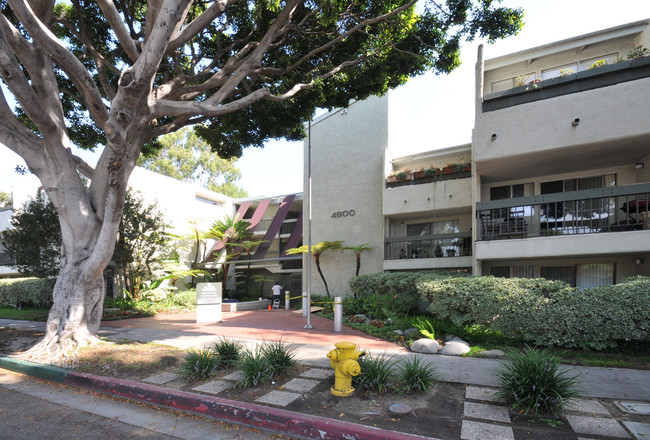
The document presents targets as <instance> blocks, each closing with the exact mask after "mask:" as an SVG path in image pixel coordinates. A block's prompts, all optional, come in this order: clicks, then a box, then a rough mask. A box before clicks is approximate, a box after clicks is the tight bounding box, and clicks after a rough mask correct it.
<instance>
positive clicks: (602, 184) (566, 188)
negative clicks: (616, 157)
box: [540, 174, 616, 220]
mask: <svg viewBox="0 0 650 440" xmlns="http://www.w3.org/2000/svg"><path fill="white" fill-rule="evenodd" d="M614 186H616V174H605V175H602V176H591V177H579V178H572V179H564V180H554V181H551V182H542V183H541V184H540V194H554V193H561V192H570V191H581V190H585V189H597V188H609V187H614ZM609 210H610V207H609V206H608V204H607V203H606V202H604V201H603V200H602V199H592V200H580V201H576V202H575V203H574V202H557V203H548V204H546V205H542V215H543V216H545V218H546V219H549V220H550V219H554V220H555V219H563V218H564V217H565V215H566V214H570V217H569V218H568V219H571V220H575V219H588V218H592V217H594V214H598V217H602V214H604V213H607V212H609ZM565 220H566V219H565Z"/></svg>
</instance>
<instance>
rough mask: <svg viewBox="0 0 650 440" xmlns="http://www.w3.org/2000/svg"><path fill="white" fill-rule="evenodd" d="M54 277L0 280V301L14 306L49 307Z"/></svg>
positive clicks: (54, 281)
mask: <svg viewBox="0 0 650 440" xmlns="http://www.w3.org/2000/svg"><path fill="white" fill-rule="evenodd" d="M54 283H56V279H54V278H11V279H6V280H0V303H2V304H5V305H8V306H12V307H16V306H18V305H19V304H22V305H26V306H30V307H51V306H52V292H53V290H54Z"/></svg>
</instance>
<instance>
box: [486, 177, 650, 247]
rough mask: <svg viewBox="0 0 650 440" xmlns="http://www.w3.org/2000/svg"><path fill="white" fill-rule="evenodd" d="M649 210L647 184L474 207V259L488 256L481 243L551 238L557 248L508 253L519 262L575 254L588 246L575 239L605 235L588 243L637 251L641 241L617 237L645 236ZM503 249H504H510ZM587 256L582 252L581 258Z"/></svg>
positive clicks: (520, 199) (649, 189)
mask: <svg viewBox="0 0 650 440" xmlns="http://www.w3.org/2000/svg"><path fill="white" fill-rule="evenodd" d="M649 209H650V183H641V184H635V185H626V186H617V187H610V188H599V189H589V190H581V191H573V192H564V193H554V194H545V195H537V196H529V197H519V198H514V199H505V200H497V201H490V202H480V203H477V204H476V213H477V226H478V231H477V246H476V254H477V258H478V259H482V258H484V257H486V256H488V254H490V252H488V246H485V245H483V243H492V242H496V241H499V240H503V241H504V242H505V241H511V240H512V239H529V238H535V237H549V238H550V237H553V240H554V241H553V246H556V248H555V249H550V247H551V244H550V242H547V243H545V244H544V245H539V246H537V247H534V246H522V245H521V244H515V245H513V246H510V248H509V249H510V250H509V252H513V253H516V254H517V255H516V256H517V257H522V256H529V257H532V256H545V255H544V253H548V255H549V256H552V255H563V254H575V253H576V249H577V248H580V246H586V243H587V242H586V241H585V238H579V239H577V238H578V237H585V236H587V235H592V236H593V235H594V234H603V235H600V236H599V237H601V238H599V240H598V243H595V242H593V241H590V243H589V246H596V249H595V250H594V252H595V253H600V254H608V253H609V254H616V253H619V254H620V253H627V252H635V251H641V250H643V248H645V249H647V245H644V244H642V243H635V242H638V240H639V238H638V237H637V236H636V235H634V236H632V235H630V238H629V240H628V239H626V238H625V234H618V233H628V232H631V231H637V232H638V231H643V233H644V234H645V232H648V230H650V216H649V215H648V211H649ZM612 233H615V234H612ZM604 234H607V235H604ZM555 240H558V241H555ZM645 240H646V241H647V238H646V239H645ZM637 245H638V246H637ZM501 247H502V248H503V249H504V250H505V249H506V248H507V247H508V246H501ZM517 247H518V249H515V248H517ZM637 248H638V249H637ZM489 249H490V250H491V251H492V253H491V254H490V255H489V256H490V258H494V256H495V251H496V248H495V247H494V246H492V247H489ZM585 252H586V250H585V249H583V248H580V253H585ZM519 254H521V255H519ZM502 256H503V257H507V256H511V257H514V256H515V255H505V254H504V255H502Z"/></svg>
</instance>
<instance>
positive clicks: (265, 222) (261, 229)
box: [253, 218, 298, 235]
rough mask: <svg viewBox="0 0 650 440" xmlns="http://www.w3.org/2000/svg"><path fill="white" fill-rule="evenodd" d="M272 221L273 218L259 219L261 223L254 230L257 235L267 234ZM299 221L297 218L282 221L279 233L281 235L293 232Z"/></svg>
mask: <svg viewBox="0 0 650 440" xmlns="http://www.w3.org/2000/svg"><path fill="white" fill-rule="evenodd" d="M272 222H273V218H263V219H262V220H260V221H259V223H258V224H257V226H256V227H255V230H254V231H253V232H254V233H255V234H256V235H258V234H261V235H263V234H265V233H266V231H268V229H269V227H270V226H271V223H272ZM297 222H298V219H295V218H292V219H286V220H284V221H283V222H282V226H280V231H279V234H280V235H284V234H291V233H292V232H293V230H294V229H295V228H296V224H297Z"/></svg>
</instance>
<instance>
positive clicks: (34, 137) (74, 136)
mask: <svg viewBox="0 0 650 440" xmlns="http://www.w3.org/2000/svg"><path fill="white" fill-rule="evenodd" d="M423 1H425V3H424V4H423V5H422V7H420V6H418V8H417V9H416V2H417V0H341V1H330V0H312V1H303V0H283V1H265V0H248V1H244V0H204V1H193V0H149V1H145V0H66V1H63V0H6V1H3V2H1V3H0V5H1V6H0V8H1V15H0V76H1V78H2V81H3V82H4V85H5V86H6V89H5V88H2V89H0V142H1V143H3V144H4V145H6V146H7V147H9V149H11V150H13V151H14V152H16V153H17V154H19V155H20V156H22V158H23V159H24V160H25V162H26V164H27V166H28V167H29V169H30V170H31V171H32V172H33V173H34V174H36V175H37V176H38V177H39V179H40V180H41V182H42V184H43V187H44V188H45V190H46V191H47V194H48V196H49V197H50V199H51V200H52V203H53V204H54V206H55V207H56V209H57V212H58V214H59V218H60V224H61V235H62V240H63V252H62V258H61V263H60V273H59V277H58V279H57V283H56V285H55V288H54V305H53V307H52V309H51V311H50V315H49V318H48V322H47V326H46V334H45V337H44V339H43V340H42V341H41V343H39V344H38V345H37V346H36V347H34V349H33V350H32V351H31V355H32V357H36V356H38V355H39V354H43V355H46V356H47V358H48V359H49V360H55V359H56V358H61V357H63V356H64V355H65V353H67V352H68V351H69V350H70V349H74V348H76V347H78V346H79V345H84V344H87V343H91V342H94V341H96V337H95V336H94V335H95V333H96V331H97V329H98V327H99V323H100V318H101V315H102V303H103V299H104V294H105V286H104V282H103V277H102V273H103V270H104V267H105V266H106V264H107V263H108V262H109V261H110V259H111V256H112V253H113V247H114V245H115V237H116V235H117V232H118V228H119V224H120V218H121V213H122V209H123V206H124V196H125V193H126V187H127V181H128V179H129V176H130V174H131V172H132V170H133V168H134V166H135V165H136V161H137V159H138V157H139V156H140V154H141V153H142V152H143V149H145V150H150V149H155V148H159V147H160V144H159V143H157V142H156V139H157V138H158V137H159V136H161V135H164V134H168V133H172V132H174V131H177V130H179V129H181V128H182V127H185V126H191V125H194V126H195V130H196V131H197V133H198V134H199V135H200V136H201V137H202V138H203V139H204V140H206V141H207V142H208V143H209V144H210V145H211V147H212V149H213V151H215V152H217V153H219V155H220V156H221V157H224V158H227V157H231V156H238V155H240V154H241V152H242V148H244V147H246V146H251V145H252V146H262V144H263V142H264V141H265V140H267V139H270V138H280V137H285V138H289V139H300V138H302V137H303V135H304V130H303V123H305V122H306V121H307V120H308V118H309V117H311V115H312V113H313V110H314V108H316V107H327V108H332V107H335V106H346V105H348V103H349V102H350V100H353V99H363V98H366V97H368V96H369V95H371V94H379V93H384V92H386V91H387V90H388V88H390V87H396V86H398V85H400V84H403V83H404V82H406V80H407V79H408V77H409V76H413V75H417V74H420V73H423V72H425V71H427V70H431V69H433V70H434V71H436V72H448V71H450V70H451V69H453V68H454V67H456V66H457V65H458V64H459V47H460V42H461V40H462V39H463V38H473V37H474V36H476V35H479V36H481V37H485V38H486V39H487V40H493V39H495V38H500V37H503V36H506V35H511V34H513V33H515V32H517V31H518V30H519V29H520V27H521V23H522V21H521V20H522V15H523V14H522V12H521V11H513V10H511V9H507V8H498V7H496V6H495V3H497V1H496V0H447V2H446V4H445V3H441V2H436V1H435V0H423ZM6 90H8V91H9V93H10V94H11V96H12V97H13V99H15V101H16V102H17V105H16V108H15V109H12V108H11V103H12V100H11V99H10V98H9V97H7V96H6V95H5V93H6V92H5V91H6ZM73 145H77V146H79V147H81V148H89V149H93V148H101V149H102V152H101V156H100V158H99V160H98V162H97V164H96V165H95V166H94V167H91V166H90V165H89V164H87V163H85V162H84V161H82V160H81V159H80V158H79V157H76V156H75V155H73V153H72V146H73ZM100 145H101V147H100ZM78 171H79V172H81V173H83V174H85V175H86V176H88V177H89V178H90V180H91V184H90V186H89V187H88V188H86V187H85V186H84V185H83V182H82V180H81V179H80V177H79V174H78Z"/></svg>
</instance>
